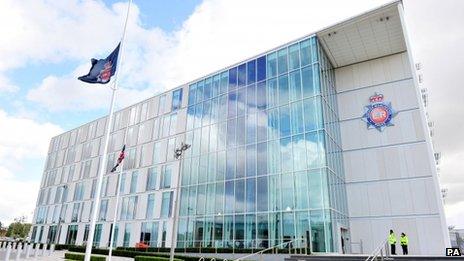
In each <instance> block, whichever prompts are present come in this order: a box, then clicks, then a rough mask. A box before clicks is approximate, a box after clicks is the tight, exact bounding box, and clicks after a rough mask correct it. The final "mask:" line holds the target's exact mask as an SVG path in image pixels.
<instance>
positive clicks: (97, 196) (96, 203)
mask: <svg viewBox="0 0 464 261" xmlns="http://www.w3.org/2000/svg"><path fill="white" fill-rule="evenodd" d="M131 4H132V0H129V4H128V6H127V13H126V20H125V22H124V31H123V34H122V38H121V46H120V51H119V57H118V61H119V62H118V63H119V64H118V65H117V67H116V74H115V78H114V82H113V87H112V88H111V89H112V90H111V91H112V93H111V103H110V111H109V116H108V123H107V125H106V133H105V145H104V147H103V156H102V161H101V164H100V169H99V171H98V178H97V188H96V191H95V193H96V194H95V201H94V207H93V209H92V216H91V217H92V218H91V220H90V228H89V235H88V239H87V246H86V248H85V257H84V261H90V256H91V254H92V246H93V238H94V234H95V223H96V220H97V211H98V210H99V207H100V199H101V195H100V194H101V187H102V183H103V174H104V172H105V171H106V168H105V166H106V165H107V161H108V155H107V153H108V143H109V137H110V132H111V131H110V130H111V126H112V125H113V114H114V103H115V100H116V90H117V89H118V79H119V72H120V70H121V67H122V59H123V52H124V40H125V38H126V29H127V21H128V18H129V13H130V7H131ZM89 242H90V243H89Z"/></svg>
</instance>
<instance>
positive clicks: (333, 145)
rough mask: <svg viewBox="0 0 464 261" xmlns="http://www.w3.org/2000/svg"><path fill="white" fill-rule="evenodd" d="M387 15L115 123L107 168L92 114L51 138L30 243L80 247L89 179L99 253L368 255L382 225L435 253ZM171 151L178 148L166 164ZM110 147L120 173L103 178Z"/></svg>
mask: <svg viewBox="0 0 464 261" xmlns="http://www.w3.org/2000/svg"><path fill="white" fill-rule="evenodd" d="M402 12H403V9H402V5H401V2H393V3H391V4H388V5H385V6H382V7H379V8H378V9H375V10H372V11H369V12H367V13H364V14H361V15H359V16H357V17H354V18H351V19H349V20H346V21H343V22H341V23H339V24H336V25H334V26H331V27H328V28H326V29H323V30H321V31H318V32H315V33H313V34H310V35H308V36H305V37H302V38H301V39H298V40H295V41H292V42H290V43H287V44H285V45H282V46H280V47H277V48H275V49H273V50H270V51H267V52H265V53H262V54H259V55H257V56H255V57H253V58H250V59H247V60H244V61H242V62H240V63H237V64H235V65H232V66H229V67H227V68H224V69H222V70H219V71H217V72H214V73H212V74H209V75H207V76H205V77H201V78H199V79H197V80H194V81H192V82H190V83H187V84H185V85H182V86H180V87H178V88H175V89H173V90H170V91H167V92H165V93H162V94H159V95H156V96H154V97H150V98H148V99H147V100H144V101H141V102H140V103H137V104H134V105H132V106H129V107H127V108H123V109H121V110H119V111H117V112H116V113H115V117H114V119H115V121H114V123H113V124H112V126H110V130H111V135H110V143H109V154H108V157H109V161H108V164H107V166H100V161H101V157H102V151H103V142H104V140H103V134H104V131H105V128H106V125H107V117H103V118H100V119H97V120H95V121H92V122H90V123H87V124H85V125H83V126H80V127H78V128H76V129H73V130H70V131H68V132H65V133H63V134H61V135H58V136H56V137H54V138H53V139H52V140H51V142H50V149H49V152H48V157H47V163H46V166H45V170H44V175H43V179H42V184H41V187H40V191H39V195H38V200H37V207H36V210H35V214H34V219H33V228H32V231H31V239H32V240H34V241H37V242H48V243H53V242H55V243H66V244H76V245H81V244H84V243H87V241H88V230H89V223H90V222H89V217H90V213H91V212H92V208H93V201H94V198H95V190H96V180H97V173H98V170H99V169H100V168H105V169H106V172H105V173H106V174H105V175H104V178H103V187H102V200H101V207H100V209H99V210H98V212H97V213H98V222H97V227H96V233H95V234H96V235H95V237H94V239H93V244H94V245H95V246H98V247H102V248H106V247H109V244H110V243H109V242H110V240H109V238H110V235H111V234H110V233H111V228H112V220H113V217H114V216H115V211H116V219H117V222H116V227H115V243H114V245H115V246H126V247H128V246H130V247H134V246H135V244H136V243H138V242H144V243H146V244H148V245H150V246H151V247H170V246H171V240H172V239H173V238H172V237H173V236H174V241H175V242H176V243H175V244H176V247H177V248H179V249H184V248H216V249H224V248H227V249H232V250H233V251H236V250H239V249H264V248H268V247H271V246H276V245H279V244H281V243H285V242H288V241H292V240H294V239H302V240H300V241H298V242H297V243H294V244H295V246H297V247H305V246H307V247H309V248H310V249H311V251H312V252H338V253H347V252H351V253H360V252H363V253H371V252H372V251H373V250H374V249H375V248H376V247H377V246H378V244H380V243H382V241H383V240H384V239H385V237H386V233H387V232H388V230H389V229H394V230H395V231H398V230H399V231H404V232H406V233H407V234H408V235H409V237H410V239H411V238H414V239H415V240H411V246H410V248H411V249H410V252H411V253H416V254H434V253H442V250H443V249H442V247H444V246H446V245H447V244H449V238H447V236H446V235H448V233H447V229H446V223H445V221H444V214H443V205H442V202H441V198H440V193H439V187H438V179H437V176H436V169H435V165H434V160H433V149H432V147H431V141H430V137H429V136H428V129H427V123H426V119H425V112H424V108H423V105H422V103H421V101H420V93H419V92H418V85H417V81H416V80H415V74H414V69H413V66H412V65H413V64H414V63H413V61H412V57H411V54H410V51H409V47H408V41H407V34H406V32H405V26H404V20H403V18H402ZM384 99H385V102H384ZM371 109H372V111H370V110H371ZM374 109H375V110H374ZM366 122H367V123H368V124H370V125H368V126H369V128H366ZM393 123H394V124H393ZM376 124H377V125H376ZM382 124H383V125H382ZM373 126H374V127H375V128H374V127H373ZM182 142H184V143H187V144H189V145H191V147H190V148H189V149H188V150H186V151H185V152H184V154H183V155H182V157H181V158H180V159H176V158H175V157H174V150H175V149H176V148H178V147H179V146H180V144H181V143H182ZM124 144H125V145H126V158H125V160H124V166H123V168H122V169H121V170H119V169H118V171H117V172H116V173H110V170H111V168H112V167H113V166H114V163H115V161H116V159H117V157H118V154H119V151H120V150H121V148H122V146H123V145H124ZM179 179H180V180H179ZM118 180H119V181H120V182H119V184H120V185H119V186H118ZM177 184H179V187H178V186H177ZM118 188H119V191H120V193H121V197H120V200H119V204H118V208H117V209H116V197H115V195H116V192H117V189H118ZM176 193H180V194H179V201H178V202H175V198H176V196H177V194H176ZM399 195H402V196H401V197H399ZM404 195H407V197H404ZM174 206H178V208H175V207H174ZM176 209H177V210H178V213H177V214H178V215H175V214H176V213H175V211H176ZM174 216H178V218H177V219H176V220H174ZM174 221H175V222H177V232H176V233H174V234H173V233H172V227H173V223H174ZM398 233H399V232H398ZM431 237H433V239H434V240H431V241H430V240H424V239H427V238H431ZM447 240H448V242H447ZM304 242H306V243H304ZM429 242H434V243H433V244H431V243H429Z"/></svg>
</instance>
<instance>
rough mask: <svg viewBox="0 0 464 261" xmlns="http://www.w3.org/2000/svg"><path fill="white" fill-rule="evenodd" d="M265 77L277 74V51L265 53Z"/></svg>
mask: <svg viewBox="0 0 464 261" xmlns="http://www.w3.org/2000/svg"><path fill="white" fill-rule="evenodd" d="M266 71H267V78H271V77H275V76H276V75H277V53H275V52H274V53H270V54H268V55H267V69H266Z"/></svg>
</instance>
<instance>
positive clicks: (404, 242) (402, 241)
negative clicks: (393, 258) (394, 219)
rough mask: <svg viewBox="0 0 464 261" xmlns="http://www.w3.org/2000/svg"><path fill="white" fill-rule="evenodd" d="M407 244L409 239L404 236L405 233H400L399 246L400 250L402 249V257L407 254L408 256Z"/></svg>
mask: <svg viewBox="0 0 464 261" xmlns="http://www.w3.org/2000/svg"><path fill="white" fill-rule="evenodd" d="M408 243H409V239H408V237H407V236H406V234H405V233H401V237H400V245H401V248H402V249H403V255H407V254H408Z"/></svg>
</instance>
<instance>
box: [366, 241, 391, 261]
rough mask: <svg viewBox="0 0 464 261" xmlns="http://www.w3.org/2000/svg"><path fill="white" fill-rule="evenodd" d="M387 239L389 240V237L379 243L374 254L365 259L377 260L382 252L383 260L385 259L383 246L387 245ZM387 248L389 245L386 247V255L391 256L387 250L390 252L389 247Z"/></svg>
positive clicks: (368, 260) (369, 260) (367, 260)
mask: <svg viewBox="0 0 464 261" xmlns="http://www.w3.org/2000/svg"><path fill="white" fill-rule="evenodd" d="M387 240H388V239H385V240H383V241H382V243H381V244H379V245H378V246H377V247H376V248H375V249H374V251H373V252H372V254H371V255H370V256H368V257H367V258H366V260H365V261H373V260H375V259H376V258H377V257H378V256H379V254H380V258H381V260H383V256H384V255H383V254H384V253H383V248H384V247H386V245H387ZM387 248H388V247H386V249H385V256H389V255H388V253H387V252H388V249H387Z"/></svg>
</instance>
